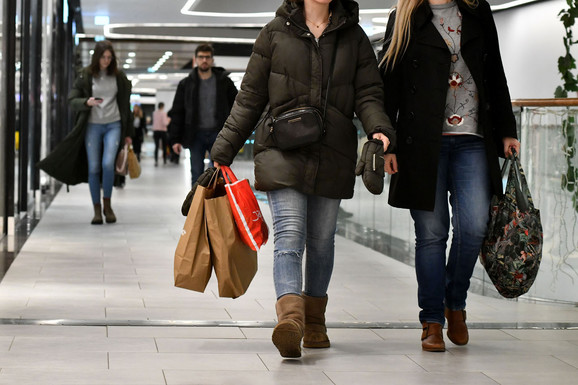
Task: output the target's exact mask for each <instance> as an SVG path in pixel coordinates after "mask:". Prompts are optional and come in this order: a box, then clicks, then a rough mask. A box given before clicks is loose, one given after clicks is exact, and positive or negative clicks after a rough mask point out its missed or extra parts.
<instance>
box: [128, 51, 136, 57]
mask: <svg viewBox="0 0 578 385" xmlns="http://www.w3.org/2000/svg"><path fill="white" fill-rule="evenodd" d="M135 56H136V53H134V52H129V53H128V57H135Z"/></svg>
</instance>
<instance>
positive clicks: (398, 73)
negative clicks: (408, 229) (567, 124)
mask: <svg viewBox="0 0 578 385" xmlns="http://www.w3.org/2000/svg"><path fill="white" fill-rule="evenodd" d="M384 41H385V44H384V45H383V50H382V51H381V52H382V53H383V60H382V61H381V63H380V66H381V70H382V76H383V81H384V84H385V90H386V92H385V95H386V98H385V108H386V111H387V113H388V115H389V116H390V117H392V118H395V119H394V122H393V124H394V126H395V129H396V133H397V137H398V139H399V141H398V145H397V147H396V149H395V151H394V152H393V153H391V154H386V155H385V170H386V172H387V173H389V174H391V175H393V176H392V178H391V183H390V190H389V204H390V205H392V206H394V207H400V208H408V209H410V213H411V216H412V218H413V220H414V223H415V233H416V245H415V268H416V275H417V281H418V304H419V307H420V308H421V311H420V313H419V320H420V322H421V323H422V326H423V331H422V335H421V340H422V349H423V350H425V351H434V352H437V351H445V343H444V340H443V334H442V331H443V327H444V324H445V319H446V318H447V321H448V330H447V336H448V338H449V339H450V341H452V342H453V343H454V344H456V345H465V344H467V343H468V340H469V334H468V328H467V325H466V322H465V321H466V310H465V308H466V297H467V291H468V288H469V286H470V278H471V276H472V272H473V269H474V265H475V264H476V261H477V260H478V253H479V251H480V247H481V245H482V241H483V239H484V236H485V234H486V228H487V224H488V220H489V207H490V199H491V196H492V194H498V195H501V194H502V181H501V177H500V167H499V162H498V156H504V154H505V155H510V154H511V153H512V150H516V151H517V152H518V153H519V151H520V143H519V142H518V140H517V139H516V122H515V120H514V115H513V113H512V106H511V101H510V94H509V91H508V86H507V83H506V77H505V75H504V68H503V66H502V60H501V57H500V50H499V47H498V36H497V31H496V26H495V24H494V20H493V17H492V12H491V10H490V6H489V4H488V3H487V2H486V0H429V1H426V0H398V2H397V6H396V7H395V9H394V11H393V12H392V13H391V14H390V16H389V21H388V25H387V30H386V33H385V40H384ZM448 196H449V203H450V204H451V225H452V227H453V236H452V242H451V247H450V250H449V257H448V258H447V263H446V248H447V240H448V238H449V229H450V212H449V210H450V206H449V205H448Z"/></svg>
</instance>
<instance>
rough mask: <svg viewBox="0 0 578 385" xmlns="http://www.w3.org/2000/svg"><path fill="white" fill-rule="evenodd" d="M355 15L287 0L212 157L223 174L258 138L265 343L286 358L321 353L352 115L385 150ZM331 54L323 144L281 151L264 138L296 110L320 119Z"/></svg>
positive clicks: (343, 4)
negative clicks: (267, 266) (267, 251)
mask: <svg viewBox="0 0 578 385" xmlns="http://www.w3.org/2000/svg"><path fill="white" fill-rule="evenodd" d="M358 12H359V9H358V5H357V3H356V2H354V1H349V0H333V1H331V0H304V1H302V0H301V1H300V0H296V1H290V0H285V1H284V3H283V4H282V5H281V6H280V8H279V9H278V10H277V13H276V17H275V19H273V20H272V21H271V22H270V23H268V24H267V25H266V26H265V27H264V28H263V30H262V31H261V33H260V34H259V36H258V37H257V40H256V42H255V45H254V47H253V53H252V55H251V58H250V60H249V64H248V67H247V71H246V74H245V77H244V79H243V82H242V85H241V91H240V92H239V94H238V95H237V98H236V100H235V104H234V106H233V109H232V110H231V115H230V116H229V118H228V119H227V121H226V123H225V125H224V127H223V129H222V131H221V132H220V134H219V136H218V138H217V141H216V142H215V144H214V145H213V148H212V150H211V157H212V159H213V160H214V162H215V164H216V165H219V164H222V165H230V164H231V163H232V162H233V158H234V157H235V155H236V154H237V153H238V151H239V150H240V149H241V147H242V146H243V144H244V143H245V140H246V139H247V138H248V137H249V136H250V135H251V133H252V132H253V130H256V133H255V146H254V158H255V187H256V188H257V189H259V190H263V191H267V196H268V201H269V205H270V208H271V212H272V216H273V230H274V234H275V236H274V238H275V248H274V268H273V277H274V282H275V291H276V295H277V304H276V310H277V316H278V321H279V322H278V324H277V326H276V327H275V330H274V332H273V343H274V344H275V345H276V346H277V348H278V349H279V352H280V353H281V355H282V356H284V357H299V356H300V355H301V351H300V345H301V339H302V338H303V346H304V347H313V348H315V347H317V348H321V347H329V339H328V337H327V334H326V330H325V315H324V313H325V306H326V304H327V287H328V285H329V280H330V278H331V272H332V269H333V259H334V234H335V230H336V223H337V212H338V209H339V204H340V200H341V199H348V198H351V197H352V196H353V186H354V183H355V163H356V159H357V130H356V128H355V126H354V124H353V115H354V113H355V114H356V115H357V116H358V117H359V119H360V120H361V122H362V124H363V127H364V130H365V132H366V134H367V136H368V138H370V139H371V138H376V139H380V140H381V141H382V142H383V144H384V150H385V149H387V148H388V146H391V145H392V144H393V143H392V142H393V140H394V134H393V129H392V125H391V122H390V120H389V118H388V117H387V115H386V114H385V112H384V107H383V97H384V96H383V85H382V81H381V78H380V75H379V72H378V70H377V61H376V58H375V55H374V52H373V49H372V47H371V44H370V42H369V39H368V38H367V36H366V35H365V33H364V32H363V30H362V29H361V27H360V26H359V25H358V21H359V18H358ZM335 44H337V51H336V57H335V64H334V70H333V75H332V80H331V86H330V90H329V97H328V103H327V109H326V120H325V129H326V132H325V135H324V136H323V138H322V140H321V141H320V142H318V143H315V144H312V145H309V146H306V147H301V148H298V149H296V150H290V151H281V150H280V149H279V148H277V147H276V146H275V144H274V142H273V140H272V137H271V136H270V126H269V124H270V122H271V119H272V117H274V116H278V115H279V114H280V113H283V112H285V111H287V110H289V109H292V108H295V107H300V106H312V107H317V108H318V109H319V110H320V111H322V110H323V105H324V101H325V96H326V93H325V91H326V87H327V82H328V79H329V76H330V74H329V71H330V67H331V59H332V54H333V48H334V46H335ZM267 106H268V107H267ZM264 112H265V117H264V118H263V119H260V118H261V116H262V115H263V113H264ZM305 248H306V249H307V258H306V266H305V277H304V281H305V284H304V288H303V286H302V285H303V277H302V274H301V271H302V270H301V266H302V257H303V253H304V250H305Z"/></svg>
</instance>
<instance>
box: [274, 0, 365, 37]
mask: <svg viewBox="0 0 578 385" xmlns="http://www.w3.org/2000/svg"><path fill="white" fill-rule="evenodd" d="M329 9H330V10H331V12H332V23H331V25H330V26H329V27H328V29H330V30H332V29H334V28H336V27H337V26H351V25H355V24H357V23H359V4H357V2H355V1H353V0H333V1H332V2H331V4H329ZM275 15H276V16H277V17H281V18H283V19H291V20H292V21H293V22H294V23H296V24H298V25H299V26H301V27H302V28H307V24H306V23H305V17H304V16H303V3H296V2H293V1H288V0H285V1H284V3H283V4H281V6H280V7H279V9H277V12H276V14H275Z"/></svg>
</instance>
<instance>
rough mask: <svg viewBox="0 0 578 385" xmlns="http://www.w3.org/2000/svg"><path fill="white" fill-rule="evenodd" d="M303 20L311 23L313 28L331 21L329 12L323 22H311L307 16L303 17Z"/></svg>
mask: <svg viewBox="0 0 578 385" xmlns="http://www.w3.org/2000/svg"><path fill="white" fill-rule="evenodd" d="M305 20H307V21H308V22H310V23H311V24H313V25H314V26H315V28H320V27H321V26H322V25H325V24H329V22H330V21H331V12H330V13H329V16H327V20H325V21H324V22H322V23H320V24H317V23H314V22H312V21H311V20H309V19H308V18H307V17H305Z"/></svg>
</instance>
